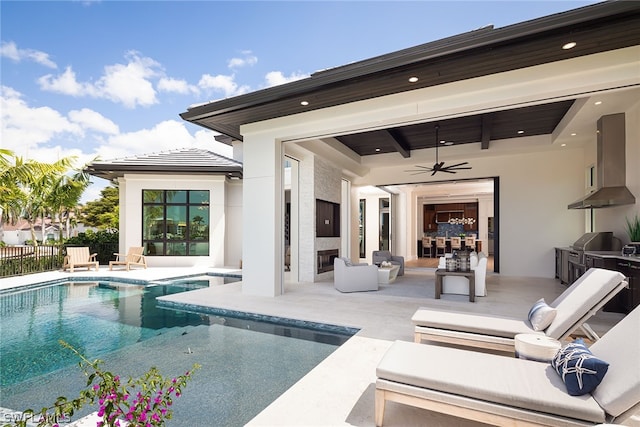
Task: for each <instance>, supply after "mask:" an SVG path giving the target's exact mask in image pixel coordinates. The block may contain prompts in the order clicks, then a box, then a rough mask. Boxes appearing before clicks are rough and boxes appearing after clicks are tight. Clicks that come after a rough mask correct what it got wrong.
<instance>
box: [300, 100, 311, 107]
mask: <svg viewBox="0 0 640 427" xmlns="http://www.w3.org/2000/svg"><path fill="white" fill-rule="evenodd" d="M300 105H304V106H305V107H306V106H307V105H309V101H302V102H300Z"/></svg>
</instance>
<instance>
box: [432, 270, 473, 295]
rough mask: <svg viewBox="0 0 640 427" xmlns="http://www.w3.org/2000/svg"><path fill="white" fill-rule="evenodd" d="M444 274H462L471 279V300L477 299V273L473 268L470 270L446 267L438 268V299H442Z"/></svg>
mask: <svg viewBox="0 0 640 427" xmlns="http://www.w3.org/2000/svg"><path fill="white" fill-rule="evenodd" d="M444 276H462V277H466V278H467V279H469V301H471V302H475V301H476V275H475V273H474V272H473V270H469V271H459V270H456V271H447V270H446V269H444V268H439V269H437V270H436V299H440V294H441V293H442V278H443V277H444Z"/></svg>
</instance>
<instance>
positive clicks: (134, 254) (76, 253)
mask: <svg viewBox="0 0 640 427" xmlns="http://www.w3.org/2000/svg"><path fill="white" fill-rule="evenodd" d="M66 250H67V255H66V256H65V257H64V261H63V263H62V271H66V270H67V269H69V271H70V272H71V273H73V271H74V270H75V269H76V268H86V269H87V270H91V268H94V269H95V271H98V268H99V267H100V265H99V263H98V260H97V259H96V257H97V255H98V254H97V253H93V254H90V253H89V252H90V251H89V248H88V247H86V246H81V247H68V248H66ZM143 252H144V248H143V247H142V246H133V247H130V248H129V251H128V252H127V253H126V254H120V253H114V254H113V255H114V256H115V257H116V259H115V260H113V261H109V271H111V270H113V267H114V266H116V265H121V266H123V267H124V269H125V270H126V271H129V270H130V268H131V267H132V266H139V267H143V268H147V259H146V258H145V256H144V255H143Z"/></svg>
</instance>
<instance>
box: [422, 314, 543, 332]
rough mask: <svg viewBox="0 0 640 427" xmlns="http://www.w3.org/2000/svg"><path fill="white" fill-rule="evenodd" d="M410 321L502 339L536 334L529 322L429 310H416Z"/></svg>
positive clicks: (431, 326)
mask: <svg viewBox="0 0 640 427" xmlns="http://www.w3.org/2000/svg"><path fill="white" fill-rule="evenodd" d="M411 321H412V322H413V323H414V325H417V326H426V327H430V328H439V329H445V330H453V331H462V332H470V333H474V334H482V335H490V336H495V337H504V338H514V337H515V336H516V335H517V334H531V333H536V332H535V331H534V330H533V328H532V327H531V325H530V324H529V322H528V321H527V320H523V319H513V318H509V317H499V316H488V315H484V314H472V313H460V312H455V311H453V312H452V311H440V310H434V309H431V308H420V309H418V310H417V311H416V312H415V313H414V315H413V317H412V318H411Z"/></svg>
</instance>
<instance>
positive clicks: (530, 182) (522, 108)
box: [181, 2, 640, 296]
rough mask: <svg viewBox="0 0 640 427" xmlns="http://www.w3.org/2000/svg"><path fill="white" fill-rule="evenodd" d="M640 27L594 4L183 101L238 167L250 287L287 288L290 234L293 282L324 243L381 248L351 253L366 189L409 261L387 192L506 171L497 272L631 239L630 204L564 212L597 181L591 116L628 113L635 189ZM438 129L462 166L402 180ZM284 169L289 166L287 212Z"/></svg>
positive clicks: (397, 199)
mask: <svg viewBox="0 0 640 427" xmlns="http://www.w3.org/2000/svg"><path fill="white" fill-rule="evenodd" d="M639 28H640V9H639V7H638V4H637V3H634V2H603V3H597V4H594V5H591V6H587V7H583V8H580V9H575V10H572V11H568V12H565V13H562V14H557V15H552V16H548V17H544V18H540V19H536V20H533V21H528V22H523V23H519V24H515V25H512V26H508V27H504V28H492V27H487V28H482V29H479V30H475V31H470V32H468V33H464V34H460V35H457V36H453V37H450V38H447V39H443V40H438V41H434V42H431V43H426V44H424V45H420V46H416V47H412V48H408V49H405V50H401V51H398V52H393V53H390V54H387V55H383V56H380V57H377V58H371V59H367V60H363V61H360V62H356V63H353V64H349V65H345V66H342V67H336V68H332V69H328V70H323V71H319V72H317V73H314V74H313V75H312V76H311V77H309V78H307V79H303V80H299V81H296V82H292V83H288V84H284V85H281V86H277V87H272V88H268V89H264V90H261V91H258V92H254V93H249V94H245V95H241V96H237V97H234V98H229V99H224V100H220V101H215V102H211V103H208V104H205V105H198V106H194V107H192V108H189V109H188V110H187V111H185V112H184V113H182V114H181V117H182V118H183V119H185V120H187V121H190V122H192V123H195V124H198V125H200V126H203V127H205V128H208V129H211V130H213V131H216V132H219V133H221V134H222V135H220V136H218V137H217V139H218V140H219V141H222V142H226V143H228V144H230V145H233V147H234V152H235V153H236V154H235V156H237V158H241V159H242V161H243V167H244V170H243V206H242V209H243V212H244V218H245V219H244V221H243V244H242V250H243V266H244V285H243V290H242V291H243V293H246V294H248V295H262V296H275V295H280V294H282V293H283V292H285V291H286V287H285V286H284V284H285V274H284V271H283V269H282V266H283V265H284V264H285V261H284V259H285V253H286V246H287V245H286V244H285V238H284V236H285V234H287V235H288V236H290V237H291V239H292V240H291V243H290V248H291V273H292V275H291V280H292V281H293V282H301V283H304V282H322V281H324V280H328V279H329V278H330V276H331V273H330V272H321V273H319V272H318V269H317V258H318V256H317V254H318V252H319V251H321V250H327V249H338V250H339V251H340V255H341V256H346V257H348V258H351V259H353V260H357V259H362V260H367V259H369V257H370V253H371V251H372V250H376V249H379V248H378V247H376V246H377V242H376V239H373V240H371V241H369V242H368V246H367V248H368V249H367V250H366V251H365V253H364V254H362V255H364V256H361V254H360V253H359V250H358V244H357V242H358V239H359V235H358V221H359V218H358V215H359V206H358V202H359V198H360V194H361V191H362V190H363V189H365V188H367V187H377V188H378V189H382V190H383V191H387V192H388V197H389V199H390V203H389V211H390V215H391V218H392V219H391V224H390V227H391V234H390V235H391V238H390V243H389V244H390V248H391V250H392V251H393V252H394V253H395V254H397V255H402V256H405V259H406V260H408V261H409V260H412V259H414V258H416V257H417V253H416V252H417V250H416V245H415V242H416V241H417V240H418V239H419V238H420V237H421V234H422V231H423V230H422V229H421V227H420V225H419V224H420V217H419V215H418V213H417V212H418V211H419V206H418V198H417V196H416V195H415V194H413V193H411V191H406V192H400V191H398V192H394V191H388V189H389V188H391V187H393V186H395V187H396V188H398V187H400V186H407V187H411V186H415V185H421V184H426V183H439V182H442V181H449V180H451V179H455V180H456V181H460V182H461V181H464V180H477V179H493V178H499V184H498V185H497V186H496V193H497V194H499V198H498V197H496V198H495V201H494V210H495V227H496V231H495V234H496V235H497V237H496V239H497V240H496V241H497V242H498V243H497V244H496V248H495V263H496V265H499V271H500V273H501V274H503V275H505V276H531V277H540V278H553V277H554V250H553V248H554V247H557V246H564V245H567V244H569V243H571V242H573V241H575V240H576V238H578V237H579V236H581V235H582V234H583V233H584V232H587V231H613V232H614V233H615V234H617V235H618V237H620V238H624V235H625V232H624V221H623V219H624V217H625V215H632V214H633V212H635V211H636V210H637V202H636V203H635V204H628V205H622V206H615V207H611V208H608V209H598V210H594V211H593V212H589V213H588V214H585V211H582V210H572V209H568V205H569V204H571V203H572V202H574V201H575V200H577V199H579V198H581V197H582V196H584V195H585V194H586V193H588V192H589V191H591V190H592V189H594V187H595V186H596V184H595V182H586V183H585V176H588V175H589V173H590V172H591V173H595V174H596V175H597V174H599V173H600V172H597V171H594V164H595V163H596V154H597V153H596V139H597V136H596V122H597V121H598V119H599V118H600V117H602V116H603V115H608V114H616V113H624V115H625V116H626V118H627V119H626V128H625V133H626V141H627V142H626V162H621V164H619V165H617V167H619V168H625V167H626V170H625V178H626V185H627V186H628V187H629V189H630V190H631V192H632V193H634V194H636V195H637V194H640V175H639V173H640V172H639V171H638V170H637V168H636V167H634V163H633V162H634V160H633V159H636V158H638V157H639V156H640V138H639V137H638V136H639V135H640V126H639V125H638V123H640V120H639V117H640V106H639V104H638V99H640V74H639V73H638V67H639V64H640V62H639V60H638V58H640V51H639V49H640V47H639V46H638V40H639V39H640V30H639ZM436 126H439V129H440V136H439V138H438V139H440V138H441V139H442V140H445V141H448V142H452V143H453V146H446V147H444V148H443V149H442V150H441V152H440V156H441V157H440V161H444V165H445V166H447V165H452V164H457V163H464V162H468V164H469V165H470V166H471V169H465V170H458V171H456V172H457V174H456V175H451V174H447V173H441V172H439V173H436V174H433V175H432V174H431V173H425V174H422V175H418V176H416V175H415V174H412V173H411V171H412V170H415V169H416V167H418V168H420V167H422V168H429V167H431V165H433V164H434V163H433V161H434V160H435V153H434V150H433V148H434V147H435V146H436V145H437V144H438V142H437V141H436V139H437V138H435V128H436ZM285 163H289V164H291V165H293V166H292V172H291V177H292V180H291V189H290V194H291V200H290V212H291V216H290V217H287V215H286V212H288V211H287V209H289V208H287V207H286V203H287V199H286V196H285V194H286V193H285V182H286V178H285V171H284V170H285V169H284V167H283V165H284V164H285ZM622 163H624V164H622ZM429 172H431V171H429ZM318 200H322V201H325V202H330V203H333V204H335V205H337V206H339V209H340V213H341V216H340V218H341V221H342V224H341V233H340V235H339V236H333V237H324V236H319V235H317V233H316V231H317V230H316V226H317V222H316V220H317V218H316V210H315V206H316V202H317V201H318ZM257 212H260V220H259V221H257V220H256V218H255V215H256V213H257ZM287 227H290V230H288V229H287ZM287 231H290V232H289V233H287Z"/></svg>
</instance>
